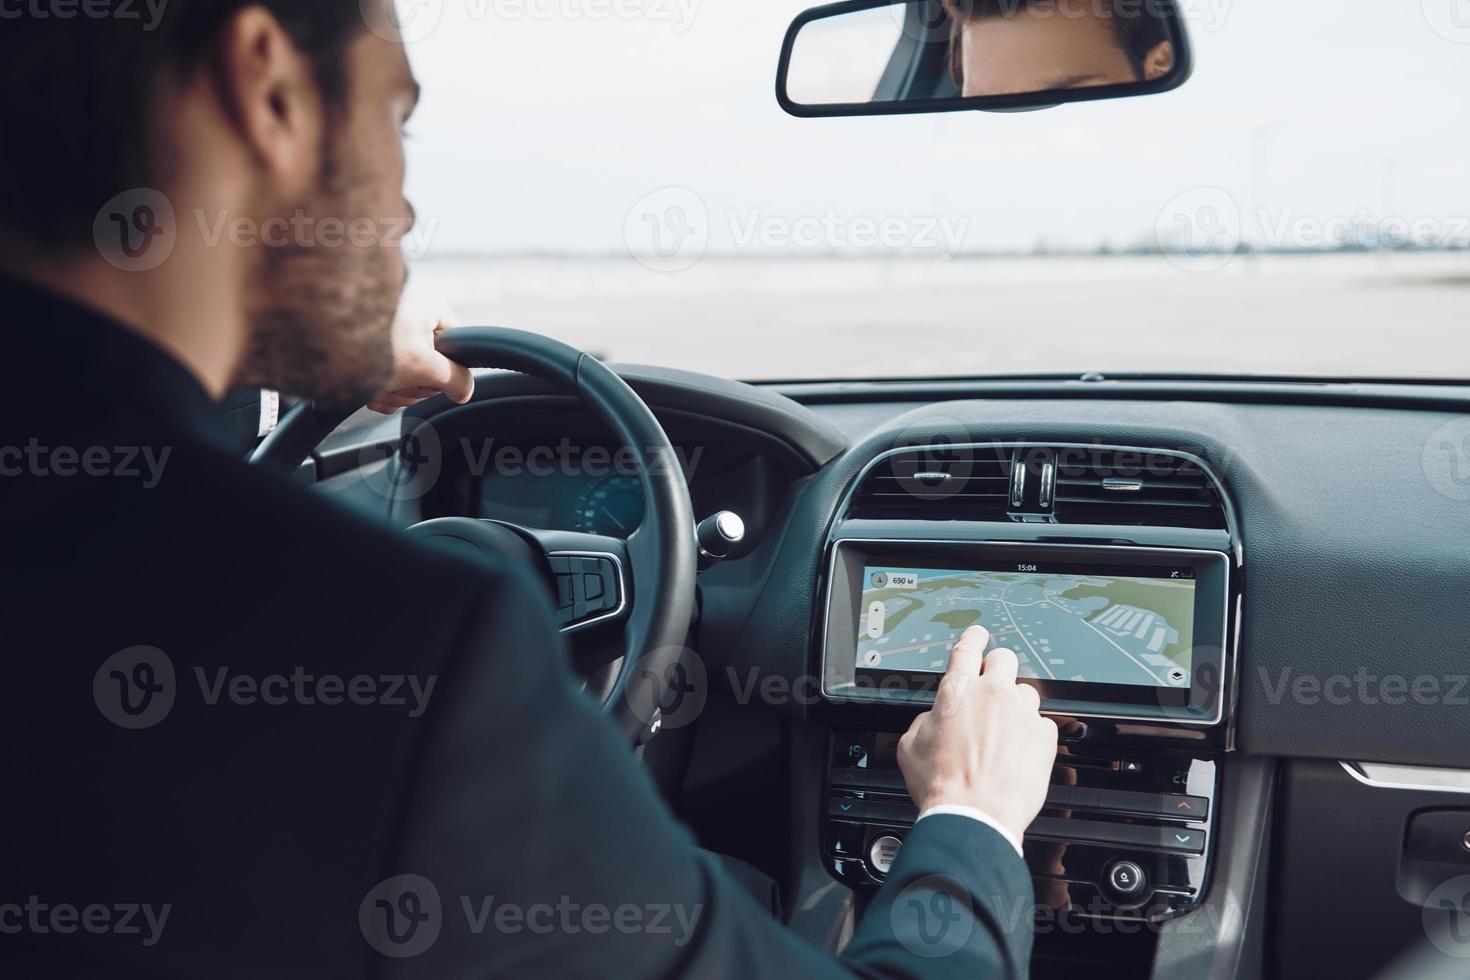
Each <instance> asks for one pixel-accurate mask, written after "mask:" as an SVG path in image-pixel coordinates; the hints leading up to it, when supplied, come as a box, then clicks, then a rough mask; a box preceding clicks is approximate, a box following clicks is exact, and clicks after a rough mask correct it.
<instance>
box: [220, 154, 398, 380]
mask: <svg viewBox="0 0 1470 980" xmlns="http://www.w3.org/2000/svg"><path fill="white" fill-rule="evenodd" d="M368 186H369V181H367V180H365V179H361V178H358V179H354V178H352V177H348V176H345V175H343V174H342V171H341V170H339V168H338V167H336V166H335V164H334V163H333V161H332V159H331V157H330V156H329V157H328V159H327V166H325V167H324V168H323V176H322V180H321V184H320V189H319V190H318V191H317V193H315V194H314V195H312V198H311V199H310V200H308V201H306V202H304V203H303V204H302V205H301V206H300V207H298V208H297V209H295V210H294V211H293V213H292V215H291V216H290V217H289V218H288V221H289V222H291V229H292V230H291V232H289V234H290V235H291V236H293V240H292V241H291V242H290V243H288V244H286V245H283V246H279V247H278V246H273V245H267V244H261V245H260V246H258V247H259V248H260V250H261V252H262V255H261V256H260V261H259V262H258V263H257V264H256V265H255V271H254V275H253V277H252V282H251V283H250V288H249V290H248V293H247V295H248V296H249V297H250V299H249V303H250V308H249V309H248V310H247V317H248V321H249V328H250V342H249V347H248V348H247V351H246V355H245V358H244V360H243V362H242V364H241V367H240V370H239V371H238V372H237V373H236V379H235V383H237V384H239V385H244V386H251V387H261V388H273V389H275V390H277V391H280V392H283V393H285V394H288V395H294V396H297V397H300V398H310V399H312V400H314V401H317V402H321V403H324V404H327V405H333V406H343V407H346V406H355V405H362V404H364V403H366V402H367V401H368V400H370V399H371V398H372V397H373V396H374V395H377V394H380V393H381V392H382V391H384V390H385V389H386V388H387V386H388V382H389V380H390V378H391V377H392V373H393V345H392V328H393V315H394V312H395V311H396V309H397V307H398V301H399V298H400V295H401V293H402V290H403V272H402V258H401V253H400V251H399V249H398V247H397V246H396V244H392V243H388V242H385V241H381V240H380V241H379V243H378V244H374V245H368V246H358V245H353V244H352V243H351V242H350V241H348V240H347V238H348V237H350V236H347V235H345V234H343V233H341V230H340V229H341V227H342V225H345V226H346V227H348V228H351V227H352V226H353V223H354V222H361V221H362V219H363V218H368V219H369V220H371V221H372V223H373V227H374V229H375V230H377V231H375V234H380V233H381V231H380V230H381V229H382V228H383V227H384V226H383V223H382V220H380V219H379V218H377V217H375V216H373V215H372V208H371V207H370V206H368V201H369V199H370V197H371V195H370V194H368V193H367V192H366V188H367V187H368ZM323 219H327V220H329V221H335V222H341V223H342V224H341V225H339V226H338V228H336V229H333V232H332V235H328V236H327V237H328V238H329V240H330V241H331V244H330V245H323V244H322V243H321V242H320V241H318V239H319V238H321V237H322V222H323ZM298 227H299V228H301V229H304V230H303V231H300V232H298V231H297V230H296V229H297V228H298ZM333 235H334V236H335V237H333ZM296 236H300V237H303V238H305V239H306V240H304V241H297V240H294V238H295V237H296Z"/></svg>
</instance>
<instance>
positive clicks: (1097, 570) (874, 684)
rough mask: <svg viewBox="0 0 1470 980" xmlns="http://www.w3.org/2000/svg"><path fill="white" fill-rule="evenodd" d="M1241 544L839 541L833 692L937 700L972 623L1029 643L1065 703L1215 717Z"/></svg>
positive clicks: (831, 636)
mask: <svg viewBox="0 0 1470 980" xmlns="http://www.w3.org/2000/svg"><path fill="white" fill-rule="evenodd" d="M1229 568H1230V562H1229V558H1228V556H1226V555H1225V554H1222V553H1220V552H1212V551H1202V550H1193V549H1184V548H1150V547H1139V546H1132V545H1108V544H1098V545H1092V544H1076V545H1074V544H1045V543H1021V542H1017V543H1008V542H959V541H895V540H881V541H879V540H860V539H844V540H840V541H837V542H835V543H834V545H833V552H832V564H831V568H830V572H829V578H830V581H829V584H828V598H827V610H826V619H825V632H824V636H823V646H822V693H823V694H824V695H825V696H826V697H828V698H829V699H831V700H836V701H879V702H889V701H894V702H902V701H910V702H911V701H921V702H922V701H932V700H933V696H934V690H935V688H936V687H937V686H938V683H939V679H940V677H941V676H942V675H943V673H944V669H945V667H946V666H947V665H948V663H949V654H950V650H951V649H952V648H953V646H954V643H955V641H956V640H958V639H959V637H960V635H961V634H962V633H963V632H964V631H965V630H966V629H967V628H968V627H970V626H972V625H975V624H977V623H978V624H979V625H981V626H984V627H985V628H986V629H987V630H989V631H990V647H991V649H994V648H995V647H999V646H1005V647H1007V648H1009V649H1010V650H1013V651H1015V654H1016V659H1017V660H1018V661H1019V663H1020V676H1021V678H1022V679H1023V680H1024V681H1025V682H1026V683H1028V684H1032V685H1033V686H1035V687H1036V688H1037V689H1038V690H1039V691H1040V693H1041V698H1042V709H1043V710H1047V711H1051V712H1052V713H1054V714H1076V715H1082V716H1094V717H1118V718H1134V719H1143V720H1148V719H1160V720H1167V721H1183V722H1189V723H1194V724H1213V723H1215V722H1217V721H1219V720H1220V718H1221V717H1223V709H1222V705H1223V703H1224V701H1223V698H1222V696H1221V693H1222V686H1223V682H1224V678H1226V677H1227V676H1228V672H1227V670H1226V665H1227V661H1228V659H1229V658H1228V653H1227V642H1228V635H1229V631H1228V610H1229V607H1230V591H1229V588H1230V587H1229V575H1230V572H1229Z"/></svg>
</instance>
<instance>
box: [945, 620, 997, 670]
mask: <svg viewBox="0 0 1470 980" xmlns="http://www.w3.org/2000/svg"><path fill="white" fill-rule="evenodd" d="M989 643H990V630H988V629H986V628H985V627H984V626H980V625H979V624H976V625H974V626H971V627H970V628H969V629H967V630H965V633H964V635H963V636H961V637H960V639H959V642H958V643H956V644H955V645H954V651H953V652H951V653H950V655H949V666H947V667H945V668H944V675H945V676H946V677H950V676H954V677H975V676H977V675H978V674H979V673H980V664H981V663H982V662H983V661H984V660H985V647H986V646H987V645H989Z"/></svg>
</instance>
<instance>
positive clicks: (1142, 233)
mask: <svg viewBox="0 0 1470 980" xmlns="http://www.w3.org/2000/svg"><path fill="white" fill-rule="evenodd" d="M418 2H419V4H420V9H419V10H418V11H417V15H416V16H420V17H427V18H433V17H434V16H435V15H436V14H438V20H437V26H435V27H434V29H433V30H432V31H430V32H429V33H428V35H427V36H426V37H423V38H421V39H416V38H414V35H415V34H417V33H421V32H422V30H423V26H424V24H425V23H428V21H419V22H418V23H417V25H416V24H415V22H414V21H413V20H409V21H407V23H406V33H407V34H408V35H409V36H410V38H411V39H413V40H412V43H411V44H410V49H409V50H410V56H411V58H412V59H413V62H414V68H415V71H416V72H417V74H418V75H419V78H420V80H421V81H422V82H423V84H424V88H425V94H424V99H423V103H422V105H421V108H420V111H419V114H418V115H417V116H416V117H415V119H414V120H413V122H412V123H411V124H410V131H411V132H412V133H413V134H414V138H413V140H412V141H411V143H410V147H409V154H410V155H409V191H410V195H411V197H412V199H413V201H414V204H415V206H416V207H417V209H418V211H419V214H420V222H421V226H424V225H425V224H426V223H428V224H430V225H431V227H432V231H431V234H430V237H429V239H428V244H429V247H430V254H442V253H447V252H460V251H471V252H542V251H550V252H572V253H577V252H621V251H623V249H624V248H625V244H624V227H625V219H626V218H627V216H628V214H629V211H630V209H631V208H633V207H634V206H635V204H636V203H637V202H639V201H640V199H642V198H644V197H645V196H646V195H648V194H649V193H650V192H653V191H656V190H658V189H660V188H664V187H670V186H677V187H685V188H689V189H691V190H693V191H694V192H695V193H696V194H698V195H699V197H700V198H701V199H702V200H703V201H704V203H705V204H706V205H707V207H708V208H709V210H710V212H711V214H724V213H726V212H727V211H729V210H731V209H733V210H735V211H737V212H739V213H741V214H743V215H758V216H774V217H780V218H783V219H787V220H793V219H796V218H799V217H802V216H807V215H822V214H823V213H824V212H826V211H827V210H828V209H834V210H835V211H836V212H837V213H838V214H840V215H842V216H844V217H846V218H848V219H852V218H856V217H865V218H871V219H875V220H881V219H884V218H887V217H890V216H900V217H913V216H927V215H963V216H965V217H966V218H967V219H968V221H969V224H968V226H967V232H966V240H965V247H966V248H970V249H990V248H1003V249H1004V248H1021V249H1026V248H1030V247H1031V246H1033V245H1034V244H1036V243H1037V242H1038V241H1040V240H1045V241H1047V242H1050V243H1053V244H1070V245H1079V246H1084V247H1087V246H1091V245H1094V244H1097V243H1099V242H1111V243H1113V244H1117V245H1123V244H1129V243H1133V242H1137V241H1141V240H1144V239H1147V238H1149V237H1151V236H1152V234H1153V229H1154V227H1155V220H1156V218H1157V217H1158V215H1159V213H1160V210H1161V208H1163V207H1164V206H1165V205H1166V203H1167V202H1168V201H1170V200H1171V199H1173V198H1174V197H1175V196H1176V195H1178V194H1180V193H1181V192H1183V191H1186V190H1189V189H1191V188H1195V187H1200V186H1218V187H1221V188H1223V189H1225V190H1226V191H1227V192H1228V193H1229V194H1230V195H1231V196H1232V197H1233V198H1235V200H1236V201H1237V202H1239V205H1240V207H1241V209H1242V211H1244V212H1246V213H1247V214H1253V213H1254V211H1255V209H1256V208H1257V207H1258V206H1264V207H1265V208H1267V209H1268V210H1269V211H1270V212H1272V213H1273V214H1276V215H1279V214H1281V213H1282V212H1283V211H1285V210H1286V209H1290V212H1291V213H1292V214H1294V215H1304V216H1312V217H1316V218H1323V219H1325V218H1329V217H1333V216H1339V215H1351V214H1353V213H1354V212H1355V211H1357V210H1358V209H1366V210H1368V211H1369V212H1370V213H1372V214H1374V215H1378V216H1383V215H1393V216H1398V217H1406V218H1416V217H1424V216H1431V217H1434V218H1437V219H1441V220H1445V219H1449V220H1453V219H1455V218H1457V217H1463V216H1466V215H1470V84H1467V83H1470V3H1467V0H1422V2H1421V0H1188V2H1187V3H1186V9H1187V10H1188V12H1189V13H1188V20H1189V23H1190V26H1191V38H1192V41H1193V43H1194V49H1195V72H1194V77H1193V78H1192V79H1190V81H1189V82H1187V83H1186V84H1185V86H1184V87H1183V88H1182V89H1180V90H1178V91H1176V92H1173V93H1169V94H1166V95H1161V96H1149V97H1144V98H1136V99H1127V100H1120V101H1115V102H1094V103H1084V104H1079V105H1073V106H1063V107H1061V108H1057V109H1052V110H1048V111H1044V112H1037V113H1026V114H1010V115H998V114H987V113H970V112H966V113H947V114H940V115H932V116H912V117H882V118H859V119H818V120H803V119H795V118H792V117H789V116H787V115H786V114H785V113H783V112H782V111H781V110H780V108H779V107H778V106H777V105H776V101H775V97H774V94H773V88H774V76H775V67H776V59H777V54H778V51H779V47H780V42H781V38H782V35H783V33H784V31H785V28H786V26H787V24H788V23H789V21H790V19H791V17H792V16H793V15H794V14H796V13H797V12H798V11H799V10H800V9H802V8H803V7H805V6H808V5H809V4H808V3H806V2H803V0H418ZM630 13H631V14H636V15H637V16H632V17H630V16H628V15H629V14H630ZM1436 27H1437V28H1438V29H1437V30H1436ZM1257 154H1259V156H1257ZM1257 160H1261V161H1264V165H1263V166H1262V167H1261V170H1262V172H1263V173H1264V179H1263V180H1261V181H1259V184H1260V187H1261V191H1260V192H1259V193H1258V191H1257V189H1256V188H1257V183H1258V181H1257V180H1256V178H1255V177H1254V176H1253V174H1254V173H1255V171H1256V168H1257V164H1256V162H1255V161H1257ZM1390 174H1393V175H1395V176H1394V177H1393V178H1392V179H1389V175H1390ZM1258 198H1260V200H1258ZM728 224H729V223H728V222H724V223H722V222H719V221H716V222H714V223H713V225H712V230H711V240H710V248H711V250H721V249H730V248H732V247H733V242H732V231H731V229H730V227H729V226H728ZM1251 227H1252V224H1251V223H1250V222H1248V223H1247V226H1246V228H1247V231H1246V234H1247V237H1250V235H1251Z"/></svg>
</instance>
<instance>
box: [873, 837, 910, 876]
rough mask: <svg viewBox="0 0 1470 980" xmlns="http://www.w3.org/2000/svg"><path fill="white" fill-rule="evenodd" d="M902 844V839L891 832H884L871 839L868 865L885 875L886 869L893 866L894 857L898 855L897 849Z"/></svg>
mask: <svg viewBox="0 0 1470 980" xmlns="http://www.w3.org/2000/svg"><path fill="white" fill-rule="evenodd" d="M902 846H903V841H901V840H899V839H898V838H897V837H894V836H893V835H892V834H884V835H883V836H882V837H879V838H878V839H877V840H875V841H873V843H872V845H871V846H870V847H869V848H868V866H869V867H871V868H872V869H873V870H874V871H876V872H878V873H879V874H884V875H886V874H887V873H888V869H889V868H892V867H893V862H894V859H895V858H897V857H898V849H899V848H900V847H902Z"/></svg>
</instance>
